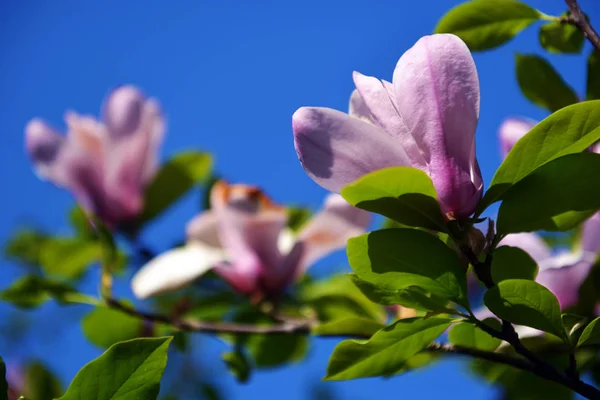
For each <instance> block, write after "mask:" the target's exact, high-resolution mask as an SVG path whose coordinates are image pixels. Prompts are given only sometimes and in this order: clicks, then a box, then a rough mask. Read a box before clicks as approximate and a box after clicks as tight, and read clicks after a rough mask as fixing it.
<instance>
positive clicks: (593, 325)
mask: <svg viewBox="0 0 600 400" xmlns="http://www.w3.org/2000/svg"><path fill="white" fill-rule="evenodd" d="M598 343H600V317H599V318H596V319H595V320H593V321H592V322H590V323H589V324H588V326H586V327H585V329H584V330H583V333H582V334H581V336H580V337H579V341H578V342H577V346H578V347H579V346H585V345H590V344H598Z"/></svg>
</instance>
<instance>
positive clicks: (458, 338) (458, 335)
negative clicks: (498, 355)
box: [448, 318, 502, 351]
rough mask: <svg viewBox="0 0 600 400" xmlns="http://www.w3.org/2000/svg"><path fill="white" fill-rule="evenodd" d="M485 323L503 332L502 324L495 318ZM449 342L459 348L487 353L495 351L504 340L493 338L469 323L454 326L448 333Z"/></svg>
mask: <svg viewBox="0 0 600 400" xmlns="http://www.w3.org/2000/svg"><path fill="white" fill-rule="evenodd" d="M483 323H484V324H488V325H493V326H491V327H492V328H494V329H496V330H497V331H499V332H500V331H501V327H500V323H499V322H498V320H496V319H494V318H488V319H486V320H484V321H483ZM448 340H449V341H450V343H452V344H454V345H457V346H463V347H468V348H475V349H479V350H486V351H492V350H495V349H496V348H497V347H498V346H500V343H502V340H500V339H498V338H495V337H493V336H491V335H490V334H489V333H487V332H484V331H482V330H481V329H480V328H478V327H476V326H475V325H473V324H471V323H469V322H462V323H460V324H457V325H454V326H453V327H452V329H451V330H450V332H449V333H448Z"/></svg>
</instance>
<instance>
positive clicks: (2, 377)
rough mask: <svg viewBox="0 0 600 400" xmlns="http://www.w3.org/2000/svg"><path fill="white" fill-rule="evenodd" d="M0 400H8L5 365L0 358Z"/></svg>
mask: <svg viewBox="0 0 600 400" xmlns="http://www.w3.org/2000/svg"><path fill="white" fill-rule="evenodd" d="M0 400H8V382H6V364H4V360H3V359H2V357H0Z"/></svg>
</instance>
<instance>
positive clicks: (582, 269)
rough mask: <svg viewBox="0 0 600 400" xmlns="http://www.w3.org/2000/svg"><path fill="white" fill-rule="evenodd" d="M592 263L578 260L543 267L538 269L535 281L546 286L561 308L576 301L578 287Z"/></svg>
mask: <svg viewBox="0 0 600 400" xmlns="http://www.w3.org/2000/svg"><path fill="white" fill-rule="evenodd" d="M591 267H592V263H590V262H587V261H579V262H576V263H575V264H572V265H567V266H563V267H558V268H545V269H544V270H542V271H540V273H539V274H538V276H537V278H536V281H537V282H538V283H539V284H541V285H543V286H545V287H547V288H548V289H549V290H550V291H551V292H552V293H554V295H555V296H556V298H557V299H558V302H559V303H560V307H561V309H565V308H567V307H570V306H572V305H574V304H576V303H577V301H578V299H579V287H580V286H581V284H582V283H583V281H584V280H585V278H586V277H587V276H588V273H589V272H590V268H591Z"/></svg>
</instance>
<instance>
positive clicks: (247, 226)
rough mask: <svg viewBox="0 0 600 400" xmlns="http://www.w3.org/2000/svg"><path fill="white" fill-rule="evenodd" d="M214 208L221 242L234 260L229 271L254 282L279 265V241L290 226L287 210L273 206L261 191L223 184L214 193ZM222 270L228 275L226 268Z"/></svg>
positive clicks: (212, 194) (254, 188) (216, 186)
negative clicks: (286, 226) (281, 234)
mask: <svg viewBox="0 0 600 400" xmlns="http://www.w3.org/2000/svg"><path fill="white" fill-rule="evenodd" d="M211 208H212V210H213V212H214V213H215V216H216V219H217V230H218V235H219V240H220V242H221V243H222V244H223V247H224V248H225V249H226V251H227V254H228V255H229V256H230V257H231V265H229V266H227V268H233V269H234V270H235V271H236V273H237V274H239V275H242V276H245V277H246V278H247V279H249V280H254V278H255V277H258V276H260V275H262V274H268V273H269V272H270V271H273V270H274V269H275V268H276V267H277V265H279V263H280V262H281V259H282V255H281V253H280V252H279V249H278V240H279V235H280V233H281V231H282V230H283V228H284V227H285V224H286V222H287V213H286V211H285V209H284V208H283V207H280V206H278V205H276V204H274V203H273V202H271V200H270V199H269V198H268V197H267V196H266V195H265V194H264V193H262V192H261V191H260V189H258V188H257V187H253V186H247V185H228V184H227V183H225V182H224V181H220V182H217V183H216V184H215V185H214V186H213V189H212V191H211ZM220 270H225V272H227V269H226V268H222V269H220ZM217 272H219V271H217ZM229 275H231V273H229Z"/></svg>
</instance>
